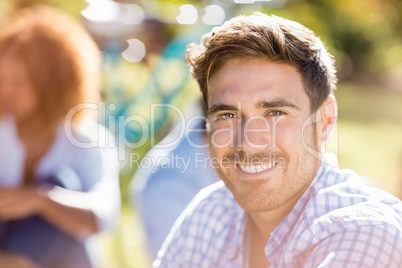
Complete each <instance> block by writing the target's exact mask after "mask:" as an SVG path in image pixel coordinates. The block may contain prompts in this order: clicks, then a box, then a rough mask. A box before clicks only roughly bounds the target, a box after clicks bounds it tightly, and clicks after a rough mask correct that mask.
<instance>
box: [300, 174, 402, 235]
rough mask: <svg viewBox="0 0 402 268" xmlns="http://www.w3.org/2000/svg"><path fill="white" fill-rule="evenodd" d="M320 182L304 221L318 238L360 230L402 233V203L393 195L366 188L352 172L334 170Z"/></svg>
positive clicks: (307, 206) (305, 213) (314, 190)
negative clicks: (379, 228) (384, 229)
mask: <svg viewBox="0 0 402 268" xmlns="http://www.w3.org/2000/svg"><path fill="white" fill-rule="evenodd" d="M320 179H321V181H318V182H317V185H315V188H314V189H313V191H312V194H311V198H310V201H309V202H308V204H307V205H306V207H305V211H304V215H303V218H302V223H303V226H305V227H308V229H309V230H310V231H311V233H312V234H313V235H314V236H315V237H316V238H322V237H325V236H328V235H330V234H332V233H335V232H340V231H343V230H345V229H348V228H355V227H356V226H388V227H390V228H396V229H397V230H402V203H401V201H400V200H399V199H398V198H396V197H395V196H393V195H392V194H390V193H387V192H385V191H383V190H381V189H378V188H375V187H371V186H368V185H366V184H365V182H364V180H362V178H361V177H360V176H359V175H357V174H356V173H354V172H353V171H350V170H337V169H330V170H329V171H328V172H327V173H326V174H324V175H323V177H322V178H320Z"/></svg>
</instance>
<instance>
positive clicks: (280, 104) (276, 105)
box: [257, 100, 300, 111]
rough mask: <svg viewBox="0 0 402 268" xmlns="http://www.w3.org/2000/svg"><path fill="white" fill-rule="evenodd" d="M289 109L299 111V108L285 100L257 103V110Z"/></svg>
mask: <svg viewBox="0 0 402 268" xmlns="http://www.w3.org/2000/svg"><path fill="white" fill-rule="evenodd" d="M280 107H290V108H293V109H296V110H299V111H300V108H299V106H297V105H296V104H294V103H292V102H290V101H287V100H274V101H261V102H259V103H257V108H280Z"/></svg>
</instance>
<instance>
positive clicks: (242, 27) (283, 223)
mask: <svg viewBox="0 0 402 268" xmlns="http://www.w3.org/2000/svg"><path fill="white" fill-rule="evenodd" d="M187 57H188V61H189V63H190V65H191V68H192V74H193V76H194V77H195V78H196V79H197V81H198V83H199V85H200V88H201V91H202V93H203V97H204V100H205V103H206V106H207V108H208V123H209V139H210V150H211V155H212V157H214V160H216V161H215V163H216V168H217V171H218V173H219V175H220V177H221V178H222V181H221V182H218V183H216V184H214V185H212V186H210V187H207V188H205V189H204V190H202V191H201V192H200V193H199V194H198V195H197V197H196V198H195V199H194V200H193V201H192V203H191V204H190V205H189V206H188V207H187V208H186V210H185V211H184V212H183V213H182V215H181V216H180V218H179V219H178V220H177V222H176V223H175V225H174V227H173V228H172V230H171V233H170V235H169V236H168V238H167V240H166V241H165V243H164V245H163V247H162V249H161V250H160V252H159V256H158V259H157V260H156V261H155V262H154V265H155V266H156V267H219V268H221V267H232V268H235V267H251V268H255V267H257V268H258V267H268V266H270V267H387V268H389V267H401V265H402V260H401V257H402V238H401V234H400V233H401V230H402V227H401V224H402V217H401V216H402V205H401V202H400V201H399V200H398V199H397V198H395V197H394V196H392V195H390V194H388V193H386V192H384V191H381V190H378V189H374V188H370V187H368V186H365V185H364V184H363V183H362V182H360V179H359V176H358V175H356V174H355V173H354V172H352V171H350V170H340V169H338V164H337V161H336V158H335V157H334V156H333V155H332V154H329V153H326V152H324V151H323V150H322V149H321V147H322V144H323V143H325V142H326V141H327V139H328V138H329V136H330V133H331V132H332V129H333V127H334V124H335V122H336V102H335V100H334V97H333V95H332V92H333V90H334V89H335V84H336V76H335V69H334V66H333V60H332V56H331V55H330V54H329V53H328V52H327V51H326V49H325V48H324V46H323V44H322V42H321V41H320V40H319V39H318V38H317V37H315V36H314V33H313V32H312V31H310V30H309V29H307V28H305V27H303V26H302V25H300V24H298V23H295V22H292V21H289V20H285V19H282V18H279V17H275V16H266V15H263V14H260V13H258V14H254V15H251V16H240V17H236V18H234V19H232V20H230V21H228V22H226V23H225V24H223V25H222V26H221V27H217V28H215V29H213V30H212V31H211V32H210V33H208V34H207V35H206V36H204V37H203V40H202V44H199V45H197V44H192V45H190V46H189V48H188V51H187Z"/></svg>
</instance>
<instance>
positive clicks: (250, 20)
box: [187, 13, 337, 111]
mask: <svg viewBox="0 0 402 268" xmlns="http://www.w3.org/2000/svg"><path fill="white" fill-rule="evenodd" d="M241 58H245V59H250V58H251V59H254V58H255V59H267V60H269V61H273V62H278V63H284V64H289V65H291V66H293V67H295V68H296V69H297V70H298V72H299V73H300V74H301V76H302V78H303V82H304V88H305V91H306V93H307V95H308V96H309V98H310V106H311V110H312V111H316V110H317V109H318V108H319V106H320V105H321V104H322V102H323V101H324V100H325V99H326V98H327V97H328V95H329V94H330V93H332V92H333V90H334V89H335V88H336V81H337V79H336V75H335V73H336V71H335V67H334V60H333V57H332V55H331V54H329V53H328V52H327V50H326V49H325V47H324V45H323V43H322V42H321V40H320V39H319V38H318V37H316V36H315V35H314V33H313V32H312V31H311V30H309V29H307V28H306V27H304V26H302V25H301V24H299V23H296V22H293V21H290V20H286V19H283V18H280V17H277V16H267V15H265V14H262V13H254V14H252V15H250V16H238V17H235V18H233V19H231V20H229V21H227V22H225V23H224V24H223V25H222V26H219V27H215V28H214V29H213V30H212V31H211V32H209V33H208V34H206V35H204V36H203V38H202V43H201V44H195V43H192V44H190V45H189V46H188V48H187V61H188V62H189V64H190V67H191V68H190V69H191V73H192V75H193V76H194V78H195V79H196V80H197V82H198V84H199V86H200V89H201V92H202V94H203V98H204V102H205V104H206V105H207V106H208V104H207V100H208V98H207V97H208V79H209V78H210V77H211V76H213V75H214V73H216V72H217V71H218V69H219V68H220V67H222V65H223V64H224V63H226V62H227V61H228V60H230V59H241Z"/></svg>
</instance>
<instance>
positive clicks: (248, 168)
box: [237, 164, 273, 174]
mask: <svg viewBox="0 0 402 268" xmlns="http://www.w3.org/2000/svg"><path fill="white" fill-rule="evenodd" d="M237 166H238V167H239V169H240V170H242V171H244V172H247V173H252V174H256V173H261V172H264V171H267V170H270V169H271V168H272V167H273V165H272V164H262V165H241V164H238V165H237Z"/></svg>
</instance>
